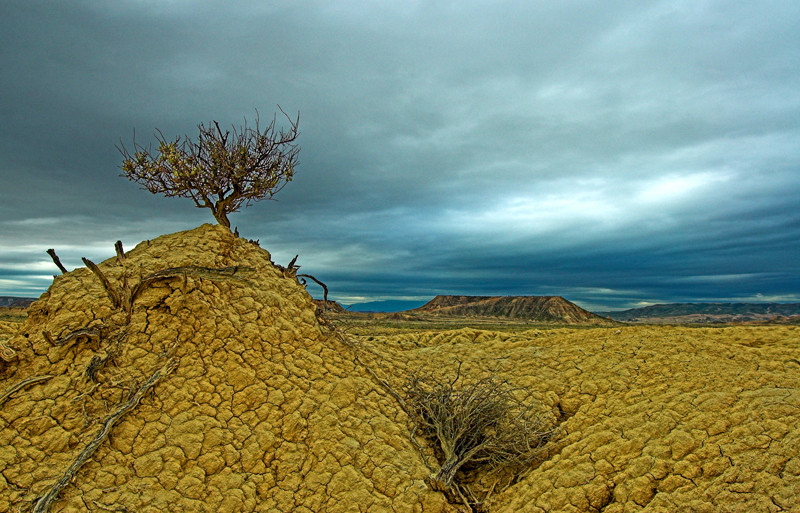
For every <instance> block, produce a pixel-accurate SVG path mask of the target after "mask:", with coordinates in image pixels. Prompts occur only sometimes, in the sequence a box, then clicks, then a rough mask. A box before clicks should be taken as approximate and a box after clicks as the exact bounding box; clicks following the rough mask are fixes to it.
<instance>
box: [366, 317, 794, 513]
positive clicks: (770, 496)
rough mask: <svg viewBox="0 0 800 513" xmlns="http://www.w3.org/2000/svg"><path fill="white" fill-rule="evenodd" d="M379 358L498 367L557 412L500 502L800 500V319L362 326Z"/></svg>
mask: <svg viewBox="0 0 800 513" xmlns="http://www.w3.org/2000/svg"><path fill="white" fill-rule="evenodd" d="M363 345H364V347H365V350H368V351H369V352H371V353H372V354H374V355H375V356H374V358H375V365H376V366H380V365H383V367H384V368H393V369H395V376H396V378H395V380H394V381H393V383H395V386H400V385H401V378H402V374H403V373H407V372H410V371H413V370H414V369H418V368H425V369H429V370H431V371H432V372H436V373H441V375H445V376H446V375H450V376H452V375H454V373H455V370H456V366H457V365H458V364H457V362H458V361H460V362H462V374H466V375H469V376H472V377H476V378H477V377H482V376H486V375H489V374H494V375H497V376H501V377H504V378H507V379H509V380H510V381H512V382H513V383H514V384H516V385H522V386H526V387H530V389H531V390H532V391H533V394H532V396H533V397H534V398H535V399H538V400H539V401H540V402H541V403H542V405H543V406H544V407H545V409H547V408H550V409H551V410H552V411H553V412H554V416H555V417H556V419H555V420H556V422H557V423H559V426H560V432H559V433H558V434H557V435H556V436H555V438H554V439H553V440H552V441H551V442H550V445H551V449H552V451H553V453H552V454H551V455H550V456H549V457H548V458H547V459H546V460H545V461H543V462H542V463H541V464H540V465H539V466H538V467H537V468H535V469H532V470H529V471H527V472H523V473H522V474H521V475H520V476H519V480H518V481H517V482H516V484H513V485H511V486H509V487H507V488H505V489H503V490H501V491H497V489H495V491H494V492H493V493H492V494H491V497H490V499H489V501H488V506H489V508H488V509H489V511H491V512H493V513H495V512H496V513H501V512H502V513H515V512H530V513H544V512H567V511H570V512H592V511H594V512H598V511H602V512H603V513H621V512H633V511H647V512H659V513H672V512H676V511H692V512H708V513H712V512H713V513H717V512H779V511H787V512H788V511H800V420H798V419H800V359H799V358H798V354H800V329H798V328H797V327H735V328H724V329H701V328H666V327H665V328H660V327H653V328H651V327H624V328H620V329H617V328H596V329H587V330H544V331H528V332H524V333H522V334H508V333H493V332H486V331H478V330H472V329H463V330H458V331H451V332H446V333H441V332H440V333H434V332H429V333H423V334H407V335H397V336H387V337H363Z"/></svg>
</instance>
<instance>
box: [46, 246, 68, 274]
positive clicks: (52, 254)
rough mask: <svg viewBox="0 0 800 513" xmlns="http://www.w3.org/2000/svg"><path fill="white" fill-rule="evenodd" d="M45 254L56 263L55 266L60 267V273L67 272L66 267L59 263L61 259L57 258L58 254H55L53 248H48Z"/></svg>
mask: <svg viewBox="0 0 800 513" xmlns="http://www.w3.org/2000/svg"><path fill="white" fill-rule="evenodd" d="M47 254H48V255H50V258H52V259H53V263H54V264H56V267H58V268H59V269H61V274H67V273H68V272H69V271H67V268H66V267H64V265H63V264H62V263H61V259H59V258H58V255H56V250H55V249H53V248H50V249H48V250H47Z"/></svg>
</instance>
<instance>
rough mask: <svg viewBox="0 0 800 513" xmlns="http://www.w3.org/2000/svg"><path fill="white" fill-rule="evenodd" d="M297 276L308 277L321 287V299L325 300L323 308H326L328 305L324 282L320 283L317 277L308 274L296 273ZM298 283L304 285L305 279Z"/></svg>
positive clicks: (326, 287) (326, 288) (326, 289)
mask: <svg viewBox="0 0 800 513" xmlns="http://www.w3.org/2000/svg"><path fill="white" fill-rule="evenodd" d="M297 277H298V278H309V279H311V280H313V281H315V282H316V283H317V285H319V286H320V287H322V292H323V294H324V295H323V300H324V301H325V303H324V304H325V308H327V307H328V286H327V285H325V284H324V283H322V282H321V281H319V280H318V279H316V278H314V277H313V276H311V275H310V274H298V275H297ZM300 283H301V284H302V285H304V286H305V284H306V280H301V281H300Z"/></svg>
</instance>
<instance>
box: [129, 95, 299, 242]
mask: <svg viewBox="0 0 800 513" xmlns="http://www.w3.org/2000/svg"><path fill="white" fill-rule="evenodd" d="M279 108H280V107H279ZM281 113H282V114H283V115H284V116H286V119H287V120H288V121H289V128H288V129H284V128H280V129H278V128H277V127H276V117H275V116H273V118H272V122H271V123H270V124H269V125H267V126H266V127H264V128H263V129H261V127H260V126H259V118H258V116H256V121H255V127H249V126H247V120H245V121H244V124H243V126H242V127H241V128H236V127H233V128H232V130H230V131H229V130H225V131H224V132H223V131H222V129H220V126H219V123H217V122H216V121H212V122H211V123H209V124H208V126H206V125H204V124H202V123H201V124H200V125H198V127H197V128H198V130H199V135H198V136H197V140H196V141H192V140H191V139H190V138H189V137H188V136H185V137H183V138H181V137H177V138H175V139H174V140H167V139H166V138H165V137H164V135H163V134H162V133H161V131H158V130H157V131H156V134H155V138H156V140H157V141H158V150H156V151H153V147H152V145H151V146H148V147H144V146H141V145H139V144H137V143H136V140H135V139H134V141H133V153H131V152H130V151H128V149H127V148H125V146H124V145H123V144H120V146H118V147H117V149H118V150H119V151H120V153H122V156H123V158H124V160H123V162H122V166H121V168H122V171H123V173H124V174H123V175H122V176H125V177H127V178H128V179H129V180H132V181H134V182H137V183H139V184H140V185H142V186H143V187H144V188H145V189H147V190H148V191H150V192H152V193H153V194H157V193H160V194H163V195H164V196H167V197H175V196H177V197H182V198H192V200H193V201H194V204H195V205H196V206H197V207H198V208H209V209H211V212H213V214H214V218H215V219H216V220H217V222H218V223H219V224H221V225H223V226H225V227H226V228H228V229H230V227H231V223H230V221H229V220H228V214H230V213H231V212H237V211H239V209H240V208H241V207H242V205H244V206H245V207H247V206H249V205H250V203H251V202H254V201H259V200H262V199H265V198H266V199H272V197H273V196H274V195H275V194H276V193H278V191H280V190H281V189H283V187H284V186H285V185H286V183H288V182H290V181H291V180H292V176H293V175H294V168H295V166H296V165H297V154H298V153H299V152H300V148H299V147H298V146H297V145H296V144H295V141H296V139H297V136H298V131H297V127H298V124H299V122H300V116H299V114H298V116H297V118H295V119H294V120H293V119H292V118H290V117H289V116H288V115H287V114H286V113H285V112H284V111H283V110H281Z"/></svg>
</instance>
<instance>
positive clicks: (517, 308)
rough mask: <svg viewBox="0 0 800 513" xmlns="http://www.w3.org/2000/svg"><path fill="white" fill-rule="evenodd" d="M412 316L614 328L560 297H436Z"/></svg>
mask: <svg viewBox="0 0 800 513" xmlns="http://www.w3.org/2000/svg"><path fill="white" fill-rule="evenodd" d="M411 312H427V313H432V314H434V315H444V316H468V317H502V318H508V319H520V320H526V321H535V322H544V323H559V324H594V325H598V324H599V325H610V324H613V322H612V321H610V320H609V319H605V318H603V317H600V316H598V315H595V314H593V313H591V312H588V311H586V310H584V309H583V308H581V307H579V306H578V305H576V304H574V303H572V302H570V301H567V300H566V299H564V298H563V297H559V296H442V295H440V296H436V297H435V298H433V299H432V300H430V301H428V302H427V303H425V304H424V305H422V306H421V307H419V308H416V309H414V310H411Z"/></svg>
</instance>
